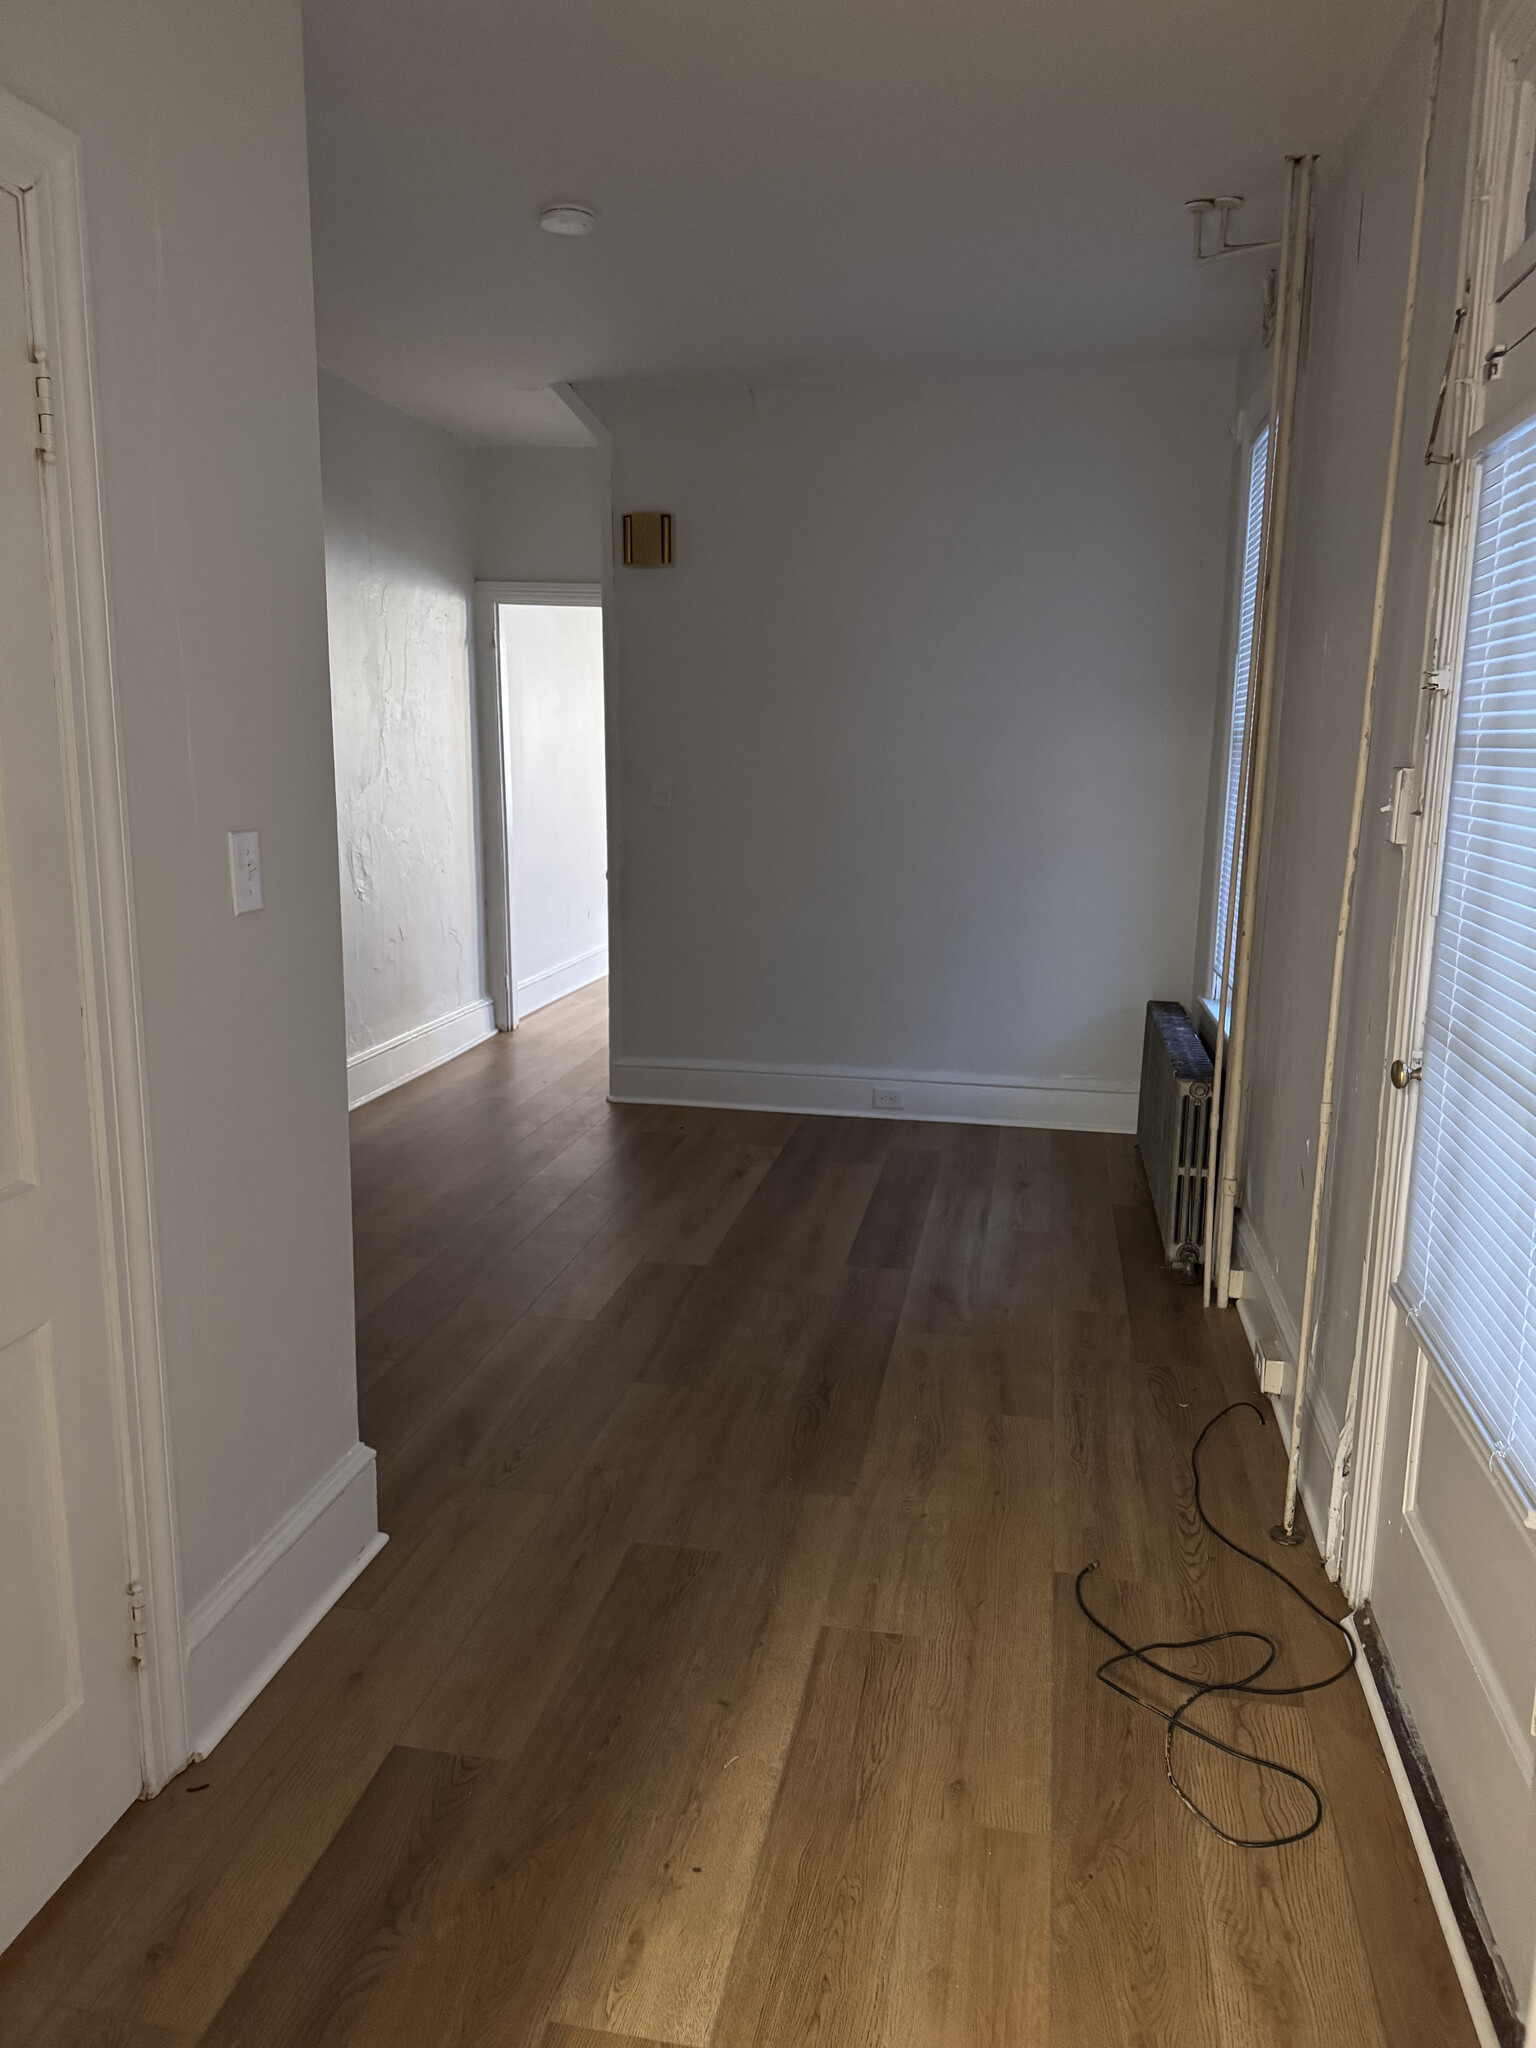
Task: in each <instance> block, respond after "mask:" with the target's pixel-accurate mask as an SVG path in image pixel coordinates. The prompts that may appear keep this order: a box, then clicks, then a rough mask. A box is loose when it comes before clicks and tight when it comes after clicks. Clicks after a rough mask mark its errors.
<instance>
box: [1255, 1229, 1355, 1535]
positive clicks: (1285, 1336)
mask: <svg viewBox="0 0 1536 2048" xmlns="http://www.w3.org/2000/svg"><path fill="white" fill-rule="evenodd" d="M1232 1248H1233V1254H1234V1259H1233V1263H1234V1264H1236V1265H1238V1266H1241V1267H1242V1269H1243V1271H1244V1272H1245V1273H1247V1274H1249V1275H1251V1277H1252V1279H1253V1280H1254V1281H1255V1282H1257V1287H1256V1289H1255V1290H1254V1292H1255V1293H1256V1295H1257V1297H1258V1299H1257V1301H1255V1300H1254V1296H1253V1294H1250V1293H1248V1292H1246V1291H1245V1293H1244V1295H1243V1298H1242V1299H1241V1300H1240V1301H1239V1303H1238V1313H1239V1315H1240V1316H1241V1317H1242V1321H1243V1327H1244V1329H1245V1330H1247V1332H1248V1334H1249V1336H1250V1338H1252V1337H1254V1336H1256V1335H1258V1334H1259V1326H1258V1317H1257V1316H1256V1315H1255V1309H1256V1308H1258V1310H1259V1313H1260V1314H1261V1315H1262V1314H1266V1313H1267V1315H1268V1319H1269V1322H1270V1325H1271V1327H1272V1329H1273V1330H1274V1332H1275V1333H1276V1334H1277V1335H1278V1336H1279V1339H1280V1344H1281V1348H1282V1350H1283V1351H1284V1354H1285V1357H1286V1361H1287V1366H1286V1385H1285V1390H1284V1392H1283V1393H1279V1394H1272V1395H1271V1396H1270V1400H1271V1402H1272V1403H1273V1405H1274V1410H1275V1420H1276V1421H1277V1422H1278V1423H1279V1425H1280V1428H1281V1432H1282V1434H1283V1438H1284V1441H1285V1442H1286V1443H1287V1444H1289V1443H1290V1440H1291V1409H1292V1404H1293V1401H1294V1397H1295V1389H1296V1354H1297V1349H1298V1346H1299V1339H1300V1333H1299V1331H1298V1330H1297V1327H1296V1318H1295V1317H1294V1316H1293V1315H1292V1314H1291V1311H1290V1308H1289V1306H1288V1304H1287V1302H1286V1299H1285V1292H1284V1289H1283V1288H1282V1287H1281V1285H1280V1275H1279V1273H1278V1272H1277V1271H1276V1269H1275V1262H1274V1260H1273V1259H1272V1258H1271V1257H1270V1253H1269V1248H1268V1246H1267V1245H1266V1244H1265V1243H1264V1241H1263V1239H1262V1238H1261V1237H1260V1236H1259V1234H1258V1232H1257V1231H1256V1230H1255V1229H1254V1228H1253V1226H1252V1224H1251V1223H1250V1222H1249V1221H1248V1218H1247V1216H1246V1214H1245V1213H1244V1212H1243V1211H1242V1210H1241V1209H1240V1210H1239V1211H1238V1212H1237V1220H1236V1228H1235V1230H1234V1232H1233V1246H1232ZM1338 1445H1339V1423H1338V1418H1337V1416H1336V1415H1335V1414H1334V1412H1333V1405H1332V1403H1331V1402H1330V1401H1329V1400H1328V1397H1327V1395H1326V1394H1325V1393H1324V1391H1323V1389H1322V1388H1321V1387H1320V1386H1319V1385H1318V1383H1317V1381H1316V1379H1314V1380H1313V1381H1312V1384H1311V1386H1310V1387H1309V1388H1308V1390H1307V1413H1306V1420H1305V1422H1304V1424H1303V1426H1302V1439H1301V1486H1300V1493H1301V1504H1302V1506H1303V1508H1305V1510H1306V1515H1307V1524H1308V1526H1309V1527H1310V1529H1311V1531H1312V1539H1313V1541H1314V1542H1315V1543H1316V1545H1317V1548H1318V1551H1319V1554H1320V1555H1322V1556H1324V1557H1326V1556H1327V1555H1328V1503H1329V1501H1330V1499H1331V1497H1332V1494H1333V1459H1334V1453H1335V1452H1336V1451H1337V1449H1338Z"/></svg>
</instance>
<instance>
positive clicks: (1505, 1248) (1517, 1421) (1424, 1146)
mask: <svg viewBox="0 0 1536 2048" xmlns="http://www.w3.org/2000/svg"><path fill="white" fill-rule="evenodd" d="M1423 1061H1424V1073H1423V1081H1422V1084H1421V1085H1422V1099H1421V1101H1420V1104H1419V1121H1418V1129H1417V1133H1416V1136H1415V1140H1414V1160H1413V1184H1412V1193H1411V1197H1410V1204H1409V1222H1408V1251H1407V1258H1406V1260H1405V1263H1404V1273H1403V1286H1404V1291H1405V1293H1406V1295H1407V1298H1408V1301H1409V1304H1410V1308H1411V1311H1412V1314H1413V1318H1414V1321H1415V1323H1416V1324H1417V1325H1418V1329H1419V1333H1420V1335H1421V1336H1422V1337H1423V1339H1424V1341H1425V1345H1426V1348H1427V1349H1428V1350H1429V1351H1430V1353H1431V1354H1432V1355H1433V1356H1434V1358H1435V1359H1436V1361H1437V1362H1438V1364H1439V1365H1440V1367H1441V1369H1442V1370H1443V1371H1444V1372H1445V1373H1446V1374H1447V1375H1448V1377H1449V1378H1450V1380H1451V1381H1452V1383H1453V1384H1454V1386H1455V1387H1456V1389H1457V1391H1458V1392H1459V1393H1460V1395H1461V1397H1462V1399H1463V1400H1464V1401H1465V1403H1466V1405H1467V1407H1468V1409H1469V1410H1470V1411H1471V1413H1472V1415H1473V1417H1474V1418H1475V1420H1476V1421H1477V1423H1478V1425H1479V1426H1480V1428H1481V1430H1482V1432H1483V1434H1484V1435H1485V1436H1486V1438H1487V1443H1488V1450H1489V1457H1490V1463H1492V1462H1494V1461H1496V1460H1497V1461H1502V1462H1503V1464H1504V1465H1505V1467H1506V1469H1507V1471H1508V1472H1509V1474H1510V1476H1511V1478H1512V1479H1513V1480H1514V1481H1515V1483H1516V1485H1517V1486H1518V1488H1519V1490H1520V1491H1521V1492H1522V1493H1523V1494H1524V1495H1525V1496H1526V1497H1527V1499H1528V1500H1530V1499H1536V1302H1533V1277H1536V1276H1533V1272H1532V1266H1533V1261H1536V420H1531V421H1528V422H1527V423H1526V424H1525V425H1523V426H1521V427H1518V428H1516V429H1515V431H1514V432H1513V433H1510V434H1506V435H1505V436H1504V437H1503V438H1502V439H1501V440H1499V441H1496V442H1495V443H1494V444H1493V446H1492V447H1491V448H1490V449H1489V451H1488V453H1487V455H1486V456H1485V457H1484V460H1483V473H1482V485H1481V491H1480V494H1479V502H1478V515H1477V534H1476V540H1475V543H1474V547H1473V556H1472V590H1471V596H1470V599H1469V603H1468V611H1467V644H1466V653H1465V657H1464V660H1463V667H1462V678H1461V702H1460V709H1459V712H1458V716H1457V726H1456V749H1455V757H1454V762H1453V766H1452V769H1451V789H1450V804H1449V809H1448V811H1447V815H1446V824H1445V847H1444V866H1443V870H1442V877H1441V884H1440V907H1439V915H1438V921H1437V924H1436V929H1435V941H1434V954H1433V960H1432V964H1431V970H1430V994H1429V1008H1428V1012H1427V1015H1426V1019H1425V1028H1424V1051H1423Z"/></svg>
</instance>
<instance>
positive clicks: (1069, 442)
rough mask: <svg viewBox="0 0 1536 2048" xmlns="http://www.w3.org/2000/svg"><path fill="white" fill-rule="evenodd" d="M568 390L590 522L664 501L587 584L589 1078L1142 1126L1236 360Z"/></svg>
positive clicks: (1187, 810)
mask: <svg viewBox="0 0 1536 2048" xmlns="http://www.w3.org/2000/svg"><path fill="white" fill-rule="evenodd" d="M581 396H582V397H583V399H584V400H585V401H586V402H587V404H588V405H589V406H590V407H591V408H592V410H593V412H594V413H595V414H596V415H597V417H598V418H599V419H600V420H601V421H603V422H604V423H605V425H606V426H607V427H608V428H609V429H611V431H612V433H613V436H614V447H613V464H614V471H613V489H614V508H615V515H616V516H617V515H619V514H622V513H623V512H624V511H625V510H633V509H638V508H647V507H652V508H659V509H664V510H668V511H670V512H672V513H673V514H674V517H675V521H676V558H677V559H676V564H675V566H674V567H672V568H669V569H650V570H644V569H630V570H625V569H624V568H622V567H619V568H617V569H615V570H614V571H613V591H612V598H611V602H610V610H609V623H608V667H609V698H610V720H611V723H612V725H613V727H614V732H615V739H616V751H617V757H618V763H619V769H618V779H617V786H616V790H615V795H614V799H613V807H612V810H611V813H610V841H611V844H610V854H611V857H612V865H613V868H614V873H615V885H614V894H615V904H616V910H617V915H616V919H615V931H614V945H615V949H616V950H615V960H614V974H615V999H616V1019H615V1022H616V1043H615V1048H614V1054H615V1066H614V1087H615V1092H616V1093H618V1094H620V1095H641V1096H644V1095H651V1096H656V1097H660V1098H663V1099H666V1098H669V1097H670V1098H671V1099H690V1098H693V1099H709V1100H719V1099H731V1100H748V1101H762V1102H778V1103H783V1104H787V1105H790V1106H804V1107H826V1108H846V1109H850V1110H852V1109H863V1110H865V1111H867V1110H868V1109H869V1108H870V1106H871V1099H872V1087H873V1081H874V1078H876V1077H882V1076H897V1077H908V1078H907V1079H906V1080H904V1081H903V1082H902V1085H903V1086H904V1088H905V1090H906V1106H907V1107H908V1108H909V1109H916V1110H918V1111H919V1112H922V1113H935V1114H952V1115H959V1116H983V1117H997V1118H1002V1119H1013V1120H1018V1121H1024V1122H1038V1123H1043V1124H1050V1123H1058V1124H1059V1123H1063V1122H1077V1123H1082V1124H1089V1125H1100V1126H1104V1127H1110V1128H1116V1129H1127V1128H1130V1127H1132V1126H1133V1124H1134V1120H1135V1108H1136V1088H1137V1081H1138V1076H1139V1069H1140V1049H1141V1035H1142V1026H1143V1016H1144V1007H1145V1004H1146V1002H1147V999H1148V998H1149V997H1151V996H1166V995H1177V994H1179V993H1181V992H1182V991H1183V990H1184V989H1185V988H1186V987H1187V986H1188V984H1189V980H1190V976H1191V973H1192V967H1193V952H1194V939H1195V922H1196V913H1197V907H1198V897H1199V881H1200V861H1201V850H1202V840H1203V827H1204V817H1205V802H1206V770H1207V762H1208V758H1209V752H1210V744H1211V729H1212V717H1213V711H1214V706H1215V701H1216V694H1217V680H1218V655H1219V649H1220V643H1221V623H1222V609H1223V600H1224V593H1223V571H1224V566H1225V559H1226V513H1227V504H1228V496H1229V479H1230V470H1231V463H1232V442H1231V438H1230V433H1229V428H1230V425H1231V419H1232V411H1233V367H1232V365H1231V363H1230V362H1229V361H1226V360H1222V359H1215V360H1208V361H1187V362H1139V363H1131V362H1105V363H1102V364H1091V365H1090V364H1079V365H1072V366H1041V367H1034V368H1028V369H1020V370H1017V371H1012V372H1008V373H998V374H992V375H952V376H937V375H936V376H921V377H908V378H884V379H877V380H866V381H862V382H848V383H799V384H779V385H767V386H758V387H755V388H752V389H748V388H746V387H739V388H733V387H722V386H718V385H717V386H699V387H675V388H665V387H647V386H643V385H635V386H590V387H583V389H582V392H581ZM657 777H664V778H667V779H669V780H670V784H671V791H672V801H671V805H670V808H663V807H659V806H658V805H657V804H656V803H655V802H654V801H653V783H654V779H655V778H657ZM620 949H621V950H620Z"/></svg>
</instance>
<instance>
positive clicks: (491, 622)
mask: <svg viewBox="0 0 1536 2048" xmlns="http://www.w3.org/2000/svg"><path fill="white" fill-rule="evenodd" d="M475 600H476V612H477V622H476V639H477V657H478V668H479V674H480V686H479V690H480V712H481V719H482V727H481V729H482V732H483V734H484V736H485V737H484V743H483V745H482V748H481V756H482V769H481V772H482V805H483V812H484V818H485V874H486V936H487V953H488V959H487V972H488V975H489V979H490V985H491V991H492V996H493V999H494V1002H495V1006H496V1023H497V1026H498V1028H499V1029H500V1030H503V1031H510V1030H513V1029H515V1027H516V1026H517V1025H518V1024H519V1023H521V1021H522V1020H523V1018H524V1017H527V1016H530V1015H531V1014H532V1013H533V1012H534V1011H535V1010H540V1009H543V1008H544V1007H545V1005H546V1004H549V1003H553V1002H557V1001H559V999H560V998H561V997H562V996H567V995H571V994H573V993H574V992H575V991H576V990H577V989H580V988H585V987H587V986H588V985H589V984H590V983H591V982H594V981H597V980H600V979H601V978H602V977H603V976H604V975H605V974H606V973H607V972H608V876H607V868H608V831H607V781H606V773H605V728H604V716H603V614H602V592H601V590H600V588H599V586H598V585H597V584H587V583H574V584H571V583H561V584H517V583H480V584H477V585H476V587H475Z"/></svg>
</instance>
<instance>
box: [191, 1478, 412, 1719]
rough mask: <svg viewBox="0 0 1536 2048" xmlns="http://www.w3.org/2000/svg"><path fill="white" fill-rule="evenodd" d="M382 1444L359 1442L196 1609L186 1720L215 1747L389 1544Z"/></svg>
mask: <svg viewBox="0 0 1536 2048" xmlns="http://www.w3.org/2000/svg"><path fill="white" fill-rule="evenodd" d="M388 1540H389V1539H388V1537H386V1536H382V1535H380V1533H379V1516H378V1499H377V1492H376V1488H375V1484H374V1457H373V1452H372V1451H371V1450H370V1449H369V1447H368V1446H367V1445H366V1444H354V1445H353V1446H352V1448H351V1450H349V1451H348V1452H347V1453H346V1454H345V1456H344V1457H341V1458H339V1459H338V1460H337V1462H336V1463H335V1464H334V1465H333V1466H332V1467H331V1469H330V1471H329V1472H327V1473H326V1474H325V1476H324V1478H322V1479H321V1480H320V1481H319V1482H318V1483H317V1484H316V1485H314V1486H313V1487H311V1488H310V1490H309V1492H308V1493H307V1494H305V1496H304V1498H303V1499H302V1500H300V1501H296V1502H295V1503H294V1505H293V1506H292V1507H291V1508H290V1509H289V1510H288V1512H287V1514H286V1515H284V1516H283V1518H282V1520H281V1521H280V1522H278V1523H277V1524H276V1526H275V1527H273V1528H272V1529H269V1530H268V1532H267V1534H266V1535H265V1536H264V1537H263V1538H262V1539H261V1541H260V1542H259V1543H258V1544H256V1545H255V1546H254V1547H253V1548H252V1549H251V1550H249V1551H247V1553H246V1555H245V1556H244V1557H243V1558H242V1559H241V1560H240V1562H239V1564H237V1565H236V1566H235V1568H234V1570H233V1571H231V1572H228V1573H226V1575H225V1576H224V1578H222V1579H221V1580H220V1581H219V1583H218V1585H216V1586H215V1587H214V1588H213V1590H212V1592H211V1593H208V1594H206V1595H205V1596H204V1597H203V1598H202V1599H201V1600H199V1601H198V1603H197V1605H196V1606H195V1607H194V1608H193V1609H192V1611H191V1613H190V1614H189V1615H188V1616H187V1620H186V1627H185V1632H184V1633H185V1641H186V1644H187V1726H188V1730H189V1734H190V1740H191V1744H192V1754H193V1756H194V1757H201V1756H206V1755H207V1754H208V1752H209V1751H210V1750H211V1749H212V1748H213V1746H214V1744H215V1743H216V1742H218V1741H219V1740H220V1739H221V1737H223V1736H224V1735H226V1734H227V1733H228V1732H229V1730H230V1728H231V1727H233V1725H234V1723H235V1722H236V1721H237V1720H239V1718H240V1716H241V1715H242V1714H243V1713H244V1712H245V1710H246V1708H247V1707H248V1706H249V1705H250V1703H251V1701H252V1700H253V1699H255V1697H256V1695H257V1693H259V1692H260V1691H261V1689H262V1687H263V1686H264V1685H265V1684H266V1683H267V1681H268V1679H270V1678H271V1677H272V1675H273V1673H274V1672H276V1671H277V1670H279V1669H280V1668H281V1667H282V1665H284V1664H285V1663H286V1662H287V1661H288V1659H289V1658H290V1657H291V1656H292V1655H293V1653H294V1651H295V1650H296V1649H297V1648H298V1646H299V1644H300V1643H302V1642H303V1640H304V1638H305V1637H306V1636H307V1635H308V1634H309V1632H310V1630H311V1629H312V1628H313V1627H314V1626H315V1624H316V1623H317V1622H318V1621H319V1620H320V1618H321V1616H322V1615H324V1614H325V1613H326V1612H327V1611H328V1610H329V1609H330V1608H331V1607H333V1606H334V1605H335V1603H336V1602H337V1601H338V1600H339V1599H340V1598H341V1596H342V1594H343V1593H344V1592H345V1591H346V1589H347V1587H348V1586H350V1585H351V1583H352V1581H353V1580H354V1579H355V1578H356V1577H357V1575H358V1573H359V1572H360V1571H362V1569H363V1567H364V1566H365V1565H366V1564H367V1563H368V1562H369V1560H370V1559H371V1558H373V1557H375V1556H377V1554H378V1552H379V1551H380V1550H382V1549H383V1547H384V1545H385V1543H387V1542H388Z"/></svg>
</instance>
